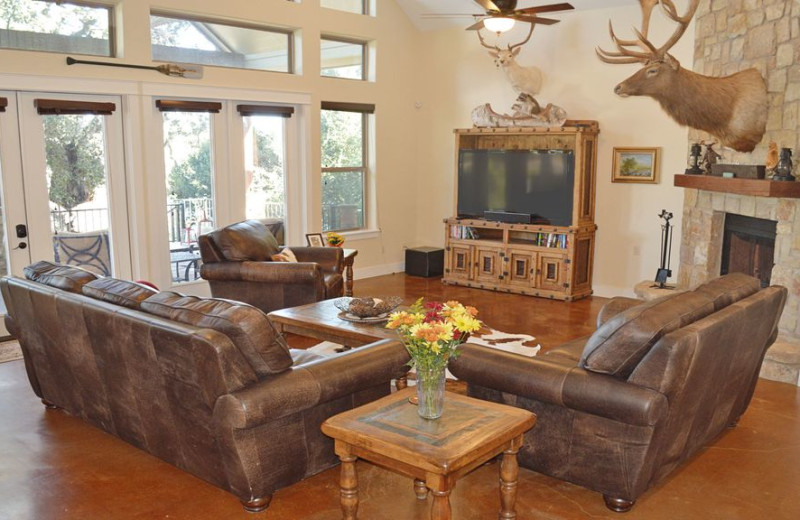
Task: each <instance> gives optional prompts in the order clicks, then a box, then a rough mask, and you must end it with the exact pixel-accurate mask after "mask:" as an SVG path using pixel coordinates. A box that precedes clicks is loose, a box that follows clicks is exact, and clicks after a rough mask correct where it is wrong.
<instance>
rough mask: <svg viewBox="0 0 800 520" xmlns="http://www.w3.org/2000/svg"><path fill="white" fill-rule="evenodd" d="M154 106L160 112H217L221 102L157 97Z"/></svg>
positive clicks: (220, 107) (220, 108)
mask: <svg viewBox="0 0 800 520" xmlns="http://www.w3.org/2000/svg"><path fill="white" fill-rule="evenodd" d="M156 108H158V109H159V110H160V111H161V112H210V113H212V114H218V113H219V111H220V110H222V103H219V102H216V101H185V100H182V99H157V100H156Z"/></svg>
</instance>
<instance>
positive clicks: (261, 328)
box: [141, 291, 293, 376]
mask: <svg viewBox="0 0 800 520" xmlns="http://www.w3.org/2000/svg"><path fill="white" fill-rule="evenodd" d="M141 307H142V310H143V311H146V312H149V313H151V314H155V315H156V316H161V317H163V318H168V319H171V320H174V321H178V322H181V323H186V324H189V325H194V326H196V327H202V328H208V329H213V330H216V331H219V332H221V333H223V334H225V335H226V336H228V338H230V340H231V342H233V344H234V345H235V346H236V348H238V349H239V351H240V352H241V353H242V355H243V356H244V357H245V359H247V362H248V363H250V366H251V367H252V368H253V370H254V371H255V372H256V374H258V375H259V376H265V375H270V374H277V373H279V372H283V371H284V370H286V369H288V368H289V367H291V366H292V363H293V361H292V356H291V355H290V354H289V348H288V347H287V346H286V344H285V343H284V342H283V341H282V339H281V338H279V337H278V336H277V335H276V334H275V332H274V329H273V327H272V324H271V323H270V322H269V319H268V318H267V316H266V314H264V313H263V312H261V311H260V310H258V309H256V308H255V307H253V306H251V305H248V304H246V303H241V302H235V301H232V300H222V299H218V298H198V297H197V296H184V295H182V294H178V293H174V292H170V291H162V292H160V293H157V294H154V295H153V296H151V297H149V298H147V299H146V300H144V301H143V302H142V304H141Z"/></svg>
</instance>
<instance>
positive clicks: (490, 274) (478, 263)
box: [475, 246, 505, 283]
mask: <svg viewBox="0 0 800 520" xmlns="http://www.w3.org/2000/svg"><path fill="white" fill-rule="evenodd" d="M503 256H505V255H504V253H503V250H502V248H499V247H498V248H495V247H482V246H481V247H476V248H475V280H476V281H482V282H487V283H498V282H500V281H502V280H503V279H504V278H505V277H504V276H503V263H504V262H503V260H502V259H503Z"/></svg>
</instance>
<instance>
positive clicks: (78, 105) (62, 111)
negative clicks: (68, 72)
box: [33, 99, 117, 116]
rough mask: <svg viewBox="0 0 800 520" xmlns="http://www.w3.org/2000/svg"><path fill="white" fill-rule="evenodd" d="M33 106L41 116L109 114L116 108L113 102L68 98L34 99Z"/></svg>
mask: <svg viewBox="0 0 800 520" xmlns="http://www.w3.org/2000/svg"><path fill="white" fill-rule="evenodd" d="M33 106H35V107H36V111H37V112H38V113H39V115H42V116H52V115H72V114H95V115H100V116H110V115H111V114H113V113H114V110H116V109H117V105H116V104H114V103H97V102H94V101H73V100H69V99H34V100H33Z"/></svg>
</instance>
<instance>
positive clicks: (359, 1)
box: [319, 0, 370, 14]
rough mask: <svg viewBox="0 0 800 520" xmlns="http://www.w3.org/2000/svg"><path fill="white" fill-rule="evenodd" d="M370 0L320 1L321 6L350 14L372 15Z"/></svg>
mask: <svg viewBox="0 0 800 520" xmlns="http://www.w3.org/2000/svg"><path fill="white" fill-rule="evenodd" d="M369 4H370V1H369V0H319V5H320V6H322V7H327V8H329V9H336V10H338V11H347V12H349V13H358V14H370V13H369Z"/></svg>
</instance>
